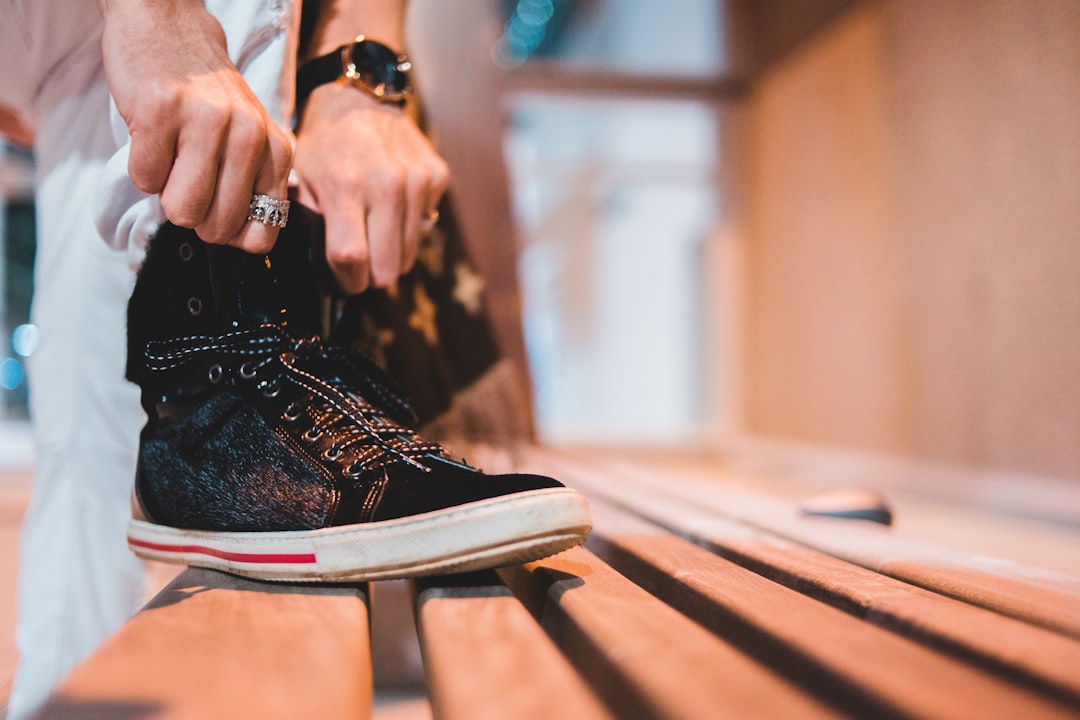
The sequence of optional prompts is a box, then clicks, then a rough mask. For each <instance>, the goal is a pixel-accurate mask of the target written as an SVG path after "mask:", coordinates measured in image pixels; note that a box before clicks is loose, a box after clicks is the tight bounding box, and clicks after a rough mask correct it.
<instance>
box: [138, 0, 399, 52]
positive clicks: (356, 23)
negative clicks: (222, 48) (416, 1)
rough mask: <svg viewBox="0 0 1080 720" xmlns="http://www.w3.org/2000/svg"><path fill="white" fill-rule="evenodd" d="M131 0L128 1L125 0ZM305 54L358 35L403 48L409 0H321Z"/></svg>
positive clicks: (339, 43) (328, 49)
mask: <svg viewBox="0 0 1080 720" xmlns="http://www.w3.org/2000/svg"><path fill="white" fill-rule="evenodd" d="M127 1H129V2H130V1H131V0H127ZM320 5H321V7H320V10H319V13H318V19H317V21H316V24H315V29H314V33H313V34H312V41H311V43H309V47H308V51H307V56H308V57H303V58H300V60H301V62H303V61H304V60H307V59H309V58H310V57H315V56H318V55H323V54H325V53H328V52H331V51H332V50H334V49H335V48H337V47H340V46H341V45H344V44H345V43H348V42H350V41H352V40H353V39H354V38H355V37H356V36H357V35H365V36H366V37H369V38H371V39H372V40H378V41H379V42H381V43H383V44H385V45H388V46H389V47H391V48H393V49H395V50H397V51H398V52H401V51H403V50H404V49H405V13H406V10H407V8H408V0H323V1H322V2H321V3H320Z"/></svg>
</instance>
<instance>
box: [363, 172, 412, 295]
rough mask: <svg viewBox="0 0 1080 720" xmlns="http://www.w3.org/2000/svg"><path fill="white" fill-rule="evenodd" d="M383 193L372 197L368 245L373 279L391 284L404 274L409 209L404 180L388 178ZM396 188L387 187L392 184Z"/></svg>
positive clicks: (372, 280) (375, 282)
mask: <svg viewBox="0 0 1080 720" xmlns="http://www.w3.org/2000/svg"><path fill="white" fill-rule="evenodd" d="M386 182H387V183H388V184H387V185H385V186H384V189H383V191H382V192H380V193H379V194H378V195H377V196H376V197H374V198H372V206H371V209H370V210H369V212H368V217H367V232H368V245H369V246H370V253H371V282H372V284H373V285H375V286H376V287H389V286H391V285H393V284H394V283H395V282H396V281H397V279H398V277H399V276H400V275H401V263H402V257H403V251H402V249H403V247H404V245H403V244H404V233H405V227H406V218H405V214H406V212H407V211H408V209H409V207H408V203H407V201H406V193H405V187H404V183H405V181H404V179H402V180H400V181H399V180H392V181H386ZM391 185H392V186H394V188H395V189H393V190H388V189H386V188H387V187H389V186H391Z"/></svg>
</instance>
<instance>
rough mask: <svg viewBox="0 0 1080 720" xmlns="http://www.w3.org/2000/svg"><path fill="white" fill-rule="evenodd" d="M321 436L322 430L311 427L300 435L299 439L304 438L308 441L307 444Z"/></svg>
mask: <svg viewBox="0 0 1080 720" xmlns="http://www.w3.org/2000/svg"><path fill="white" fill-rule="evenodd" d="M322 434H323V430H322V428H321V427H318V426H317V425H316V426H312V427H311V428H309V429H308V430H307V431H305V432H304V434H303V435H301V437H302V438H304V439H305V440H308V441H309V442H311V441H315V440H318V439H319V437H321V436H322Z"/></svg>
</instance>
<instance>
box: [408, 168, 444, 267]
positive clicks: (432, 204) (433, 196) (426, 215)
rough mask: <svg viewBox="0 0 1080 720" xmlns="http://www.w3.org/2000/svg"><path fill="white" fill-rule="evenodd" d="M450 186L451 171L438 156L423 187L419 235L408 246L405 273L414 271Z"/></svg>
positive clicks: (418, 218) (418, 219)
mask: <svg viewBox="0 0 1080 720" xmlns="http://www.w3.org/2000/svg"><path fill="white" fill-rule="evenodd" d="M449 185H450V171H449V169H448V167H447V165H446V163H445V162H444V161H443V159H442V158H441V157H437V156H436V158H435V160H434V161H433V162H432V163H431V165H430V167H429V173H428V175H427V182H426V184H425V185H424V187H423V193H422V198H423V201H422V203H421V205H420V208H421V211H420V214H419V215H418V216H416V217H417V221H416V222H417V224H418V226H419V233H418V235H417V237H416V241H415V243H413V244H412V245H406V254H405V260H404V264H403V266H402V270H403V272H408V271H409V270H411V269H412V266H413V265H414V264H416V258H417V255H418V254H419V251H420V242H421V241H422V239H423V235H424V234H425V233H427V232H430V230H431V229H433V228H434V226H435V223H436V222H437V221H438V218H439V204H440V203H441V202H442V197H443V195H444V194H445V193H446V190H447V188H448V187H449Z"/></svg>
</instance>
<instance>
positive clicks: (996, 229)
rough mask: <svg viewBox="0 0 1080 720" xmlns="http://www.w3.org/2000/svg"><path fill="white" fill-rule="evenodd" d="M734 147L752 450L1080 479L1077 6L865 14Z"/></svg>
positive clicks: (858, 14) (765, 93)
mask: <svg viewBox="0 0 1080 720" xmlns="http://www.w3.org/2000/svg"><path fill="white" fill-rule="evenodd" d="M795 4H798V3H795ZM767 5H771V6H772V8H771V10H770V11H772V12H776V13H781V14H782V13H783V12H784V8H783V6H784V3H782V2H771V3H767ZM778 17H779V16H778ZM754 20H755V22H757V23H758V26H759V27H760V26H761V23H762V21H764V23H765V26H766V27H767V26H768V17H767V16H766V17H760V16H758V17H755V18H754ZM779 21H780V20H778V22H779ZM745 128H746V130H745V134H744V136H743V138H744V144H743V147H742V153H741V155H742V158H743V164H744V167H743V169H742V173H743V176H742V177H743V184H742V191H741V195H742V203H743V204H742V207H741V212H740V214H741V217H742V226H741V227H740V230H739V235H740V239H741V241H742V242H743V243H744V244H745V246H744V248H743V249H744V251H745V268H744V270H745V278H744V279H745V283H746V293H745V297H744V304H743V308H744V310H745V317H744V324H745V325H744V326H745V334H744V337H743V343H742V346H743V348H744V352H743V353H742V363H741V366H742V368H743V370H742V373H741V377H740V380H741V384H742V389H741V392H742V404H741V410H740V413H741V416H742V421H743V423H744V426H745V429H746V430H748V431H749V432H751V433H753V434H758V435H764V436H769V437H776V438H781V439H790V440H800V441H812V442H819V443H826V444H830V445H837V446H843V447H851V448H857V449H862V450H870V451H880V452H887V453H899V454H904V455H911V456H916V457H920V458H930V459H935V460H945V461H955V462H960V463H964V464H969V465H974V466H979V467H987V468H993V469H1000V470H1012V471H1022V472H1032V473H1040V474H1047V475H1057V476H1063V477H1071V478H1080V2H1076V0H980V1H979V2H970V1H968V0H882V1H881V2H869V3H862V4H858V5H857V6H856V7H855V9H853V10H848V11H847V12H844V13H843V14H842V15H840V16H839V17H837V18H833V19H832V21H831V22H830V24H828V26H827V27H825V28H824V29H822V30H821V31H819V32H817V34H815V35H814V36H813V37H812V38H811V39H810V40H809V41H807V42H805V43H803V44H802V45H800V46H799V47H797V48H796V49H795V50H793V51H791V52H787V53H784V54H782V56H780V55H778V59H777V60H776V61H775V62H772V63H771V64H769V65H768V67H766V68H765V69H764V70H763V71H762V73H761V74H760V75H759V76H758V77H756V78H755V83H754V91H753V93H752V94H751V97H750V100H749V101H748V103H747V105H746V108H745Z"/></svg>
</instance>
